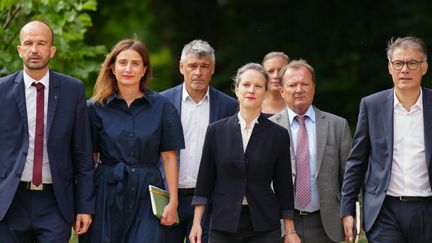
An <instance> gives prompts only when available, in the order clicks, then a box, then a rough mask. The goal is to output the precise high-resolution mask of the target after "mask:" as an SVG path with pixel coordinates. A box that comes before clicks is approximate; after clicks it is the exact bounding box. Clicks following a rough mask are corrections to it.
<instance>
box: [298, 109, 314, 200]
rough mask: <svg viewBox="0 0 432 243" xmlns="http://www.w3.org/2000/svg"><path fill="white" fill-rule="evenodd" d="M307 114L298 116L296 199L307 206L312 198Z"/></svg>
mask: <svg viewBox="0 0 432 243" xmlns="http://www.w3.org/2000/svg"><path fill="white" fill-rule="evenodd" d="M306 117H307V116H296V120H297V122H298V123H300V128H299V129H298V131H297V150H296V201H297V202H298V204H299V205H300V206H301V207H302V208H305V207H306V205H307V204H308V203H309V202H310V200H311V184H310V158H309V140H308V133H307V129H306V125H305V120H306Z"/></svg>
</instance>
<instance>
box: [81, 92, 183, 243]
mask: <svg viewBox="0 0 432 243" xmlns="http://www.w3.org/2000/svg"><path fill="white" fill-rule="evenodd" d="M89 114H90V121H91V126H92V139H93V146H94V148H93V150H94V152H97V153H99V154H100V157H99V158H100V161H101V163H100V164H99V165H98V167H97V169H96V175H95V182H96V183H95V184H96V214H95V218H94V221H93V224H92V229H91V233H90V234H91V235H90V238H91V242H130V243H132V242H133V243H140V242H142V243H144V242H145V243H149V242H155V243H156V242H157V243H159V242H163V239H162V236H163V233H162V230H163V228H162V226H161V225H160V221H159V219H158V218H156V217H155V216H154V215H153V213H152V210H151V203H150V196H149V192H148V185H155V186H158V187H161V188H163V187H164V183H163V179H162V176H161V173H160V170H159V169H158V163H159V157H160V153H161V152H164V151H171V150H179V149H182V148H184V139H183V130H182V126H181V121H180V118H179V116H178V113H177V111H176V110H175V108H174V106H173V105H172V104H171V103H170V102H168V101H167V100H166V99H165V98H163V97H162V96H160V95H159V94H158V93H156V92H154V91H150V90H148V91H146V92H145V94H144V96H143V97H141V98H139V99H136V100H135V101H133V103H132V104H131V106H130V107H128V106H127V104H126V102H125V101H124V100H123V99H121V98H120V97H118V96H117V95H113V96H111V97H109V98H108V99H107V101H106V104H105V105H104V106H101V105H100V104H97V103H93V102H90V103H89Z"/></svg>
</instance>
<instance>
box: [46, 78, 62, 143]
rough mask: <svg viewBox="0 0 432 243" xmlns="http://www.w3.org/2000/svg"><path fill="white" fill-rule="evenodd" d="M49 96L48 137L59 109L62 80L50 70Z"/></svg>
mask: <svg viewBox="0 0 432 243" xmlns="http://www.w3.org/2000/svg"><path fill="white" fill-rule="evenodd" d="M49 82H50V83H49V96H48V114H47V131H46V134H47V138H49V134H50V131H51V125H52V121H53V120H54V115H55V112H56V109H57V103H58V100H59V97H60V95H59V92H60V80H59V79H58V78H57V76H56V75H55V73H53V72H51V71H50V78H49Z"/></svg>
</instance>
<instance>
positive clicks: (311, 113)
mask: <svg viewBox="0 0 432 243" xmlns="http://www.w3.org/2000/svg"><path fill="white" fill-rule="evenodd" d="M287 110H288V119H289V124H290V125H292V123H293V121H294V118H295V117H296V116H298V114H297V113H295V112H294V111H293V110H291V109H290V108H289V107H288V106H287ZM304 116H307V117H309V119H310V120H311V121H312V122H313V123H315V110H314V109H313V106H309V108H308V109H307V111H306V113H305V114H304Z"/></svg>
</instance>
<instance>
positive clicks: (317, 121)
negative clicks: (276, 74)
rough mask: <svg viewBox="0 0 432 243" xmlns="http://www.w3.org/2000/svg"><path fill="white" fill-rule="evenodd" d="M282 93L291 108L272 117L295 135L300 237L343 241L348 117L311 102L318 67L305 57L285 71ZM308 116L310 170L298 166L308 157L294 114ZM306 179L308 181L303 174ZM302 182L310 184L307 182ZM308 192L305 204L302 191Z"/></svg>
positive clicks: (293, 153)
mask: <svg viewBox="0 0 432 243" xmlns="http://www.w3.org/2000/svg"><path fill="white" fill-rule="evenodd" d="M280 75H281V85H282V89H281V94H282V97H283V98H284V100H285V102H286V104H287V107H286V109H284V110H283V111H281V112H280V113H277V114H275V115H274V116H272V117H270V120H272V121H274V122H276V123H277V124H279V125H281V126H283V127H285V128H286V129H287V130H288V131H289V133H290V135H291V140H292V142H291V146H290V149H291V165H292V172H293V175H292V176H293V180H294V182H295V187H294V188H295V193H296V194H295V195H296V201H295V208H296V210H295V213H294V224H295V229H296V232H297V234H298V235H299V236H300V238H301V240H302V242H310V243H313V242H316V243H323V242H340V241H342V240H343V239H344V234H343V227H342V222H341V220H340V217H339V209H340V197H341V195H340V189H341V187H342V180H343V174H344V171H345V161H346V159H347V157H348V153H349V151H350V149H351V132H350V129H349V127H348V122H347V121H346V120H345V119H344V118H341V117H339V116H336V115H333V114H330V113H328V112H324V111H321V110H319V109H318V108H316V107H315V106H313V105H312V102H313V98H314V95H315V74H314V69H313V68H312V66H310V65H309V64H308V63H307V62H306V61H304V60H293V61H291V62H290V63H289V64H288V65H287V66H286V67H285V68H284V69H282V71H281V74H280ZM297 116H305V117H307V118H306V119H305V126H306V130H307V133H308V145H309V146H308V147H309V149H308V152H309V154H308V156H307V162H309V163H308V164H307V166H308V171H307V175H303V176H302V175H301V173H300V172H299V168H300V167H301V165H302V164H303V163H304V162H305V160H306V159H305V158H304V157H301V156H299V154H300V153H299V150H300V148H299V146H300V141H299V140H298V139H299V138H298V135H299V133H300V130H301V125H300V124H299V123H298V121H297V119H296V117H297ZM300 177H302V178H308V179H307V180H306V181H305V180H303V179H302V178H300ZM302 184H308V186H307V187H304V186H303V185H302ZM302 194H306V195H309V200H308V202H307V203H304V204H302V203H301V202H300V200H301V199H299V198H301V195H302Z"/></svg>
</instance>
